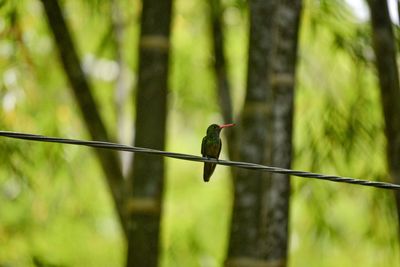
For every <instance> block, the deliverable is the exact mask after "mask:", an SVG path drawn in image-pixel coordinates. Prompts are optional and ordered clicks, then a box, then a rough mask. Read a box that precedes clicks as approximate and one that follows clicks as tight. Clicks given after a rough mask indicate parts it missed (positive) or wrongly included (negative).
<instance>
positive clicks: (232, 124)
mask: <svg viewBox="0 0 400 267" xmlns="http://www.w3.org/2000/svg"><path fill="white" fill-rule="evenodd" d="M235 125H236V124H234V123H229V124H223V125H220V126H219V128H220V129H222V128H227V127H232V126H235Z"/></svg>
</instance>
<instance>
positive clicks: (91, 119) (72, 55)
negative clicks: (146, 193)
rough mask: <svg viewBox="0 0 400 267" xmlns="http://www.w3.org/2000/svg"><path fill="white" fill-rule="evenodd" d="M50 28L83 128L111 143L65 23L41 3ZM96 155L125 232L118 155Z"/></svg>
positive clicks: (54, 8) (49, 1)
mask: <svg viewBox="0 0 400 267" xmlns="http://www.w3.org/2000/svg"><path fill="white" fill-rule="evenodd" d="M41 1H42V3H43V7H44V10H45V13H46V16H47V20H48V24H49V27H50V29H51V31H52V33H53V35H54V39H55V42H56V47H57V50H58V53H59V55H60V58H61V63H62V65H63V67H64V71H65V74H66V75H67V78H68V81H69V83H70V85H71V89H72V91H73V93H74V96H75V99H76V101H77V103H78V106H79V108H80V110H81V113H82V115H83V119H84V122H85V125H86V127H87V129H88V131H89V133H90V136H91V138H92V139H94V140H102V141H110V138H109V135H108V134H107V131H106V128H105V126H104V124H103V122H102V120H101V118H100V114H99V112H98V110H99V109H98V108H97V105H96V103H95V100H94V98H93V95H92V93H91V89H90V86H89V83H88V81H87V79H86V77H85V75H84V73H83V71H82V68H81V64H80V61H79V57H78V54H77V52H76V49H75V46H74V43H73V41H72V37H71V34H70V32H69V30H68V27H67V24H66V22H65V20H64V16H63V14H62V11H61V8H60V6H59V4H58V1H57V0H41ZM95 152H96V155H97V156H98V158H99V160H100V164H101V167H102V169H103V172H104V174H105V176H106V178H107V181H108V185H109V187H110V189H111V193H112V196H113V199H114V202H115V206H116V209H117V211H118V215H119V218H120V221H121V224H122V226H123V230H124V231H125V233H126V225H125V222H126V221H125V214H124V208H123V207H124V196H125V194H124V192H125V191H124V190H123V176H122V171H121V167H120V162H119V160H118V156H117V154H116V153H115V152H110V151H106V150H101V149H96V150H95Z"/></svg>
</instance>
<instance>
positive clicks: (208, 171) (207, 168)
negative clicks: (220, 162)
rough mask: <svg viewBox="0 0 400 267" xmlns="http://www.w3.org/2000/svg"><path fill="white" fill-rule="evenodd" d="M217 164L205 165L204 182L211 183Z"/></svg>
mask: <svg viewBox="0 0 400 267" xmlns="http://www.w3.org/2000/svg"><path fill="white" fill-rule="evenodd" d="M216 166H217V164H215V163H208V162H207V163H204V172H203V180H204V182H208V181H210V177H211V175H212V174H213V172H214V170H215V167H216Z"/></svg>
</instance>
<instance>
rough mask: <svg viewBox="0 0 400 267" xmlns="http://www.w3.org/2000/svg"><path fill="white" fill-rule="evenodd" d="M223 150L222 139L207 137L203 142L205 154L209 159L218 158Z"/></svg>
mask: <svg viewBox="0 0 400 267" xmlns="http://www.w3.org/2000/svg"><path fill="white" fill-rule="evenodd" d="M220 150H221V139H220V138H219V137H218V138H212V137H205V138H204V140H203V153H204V155H206V156H208V157H213V158H218V156H219V153H220Z"/></svg>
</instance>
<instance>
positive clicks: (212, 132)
mask: <svg viewBox="0 0 400 267" xmlns="http://www.w3.org/2000/svg"><path fill="white" fill-rule="evenodd" d="M232 126H235V124H233V123H230V124H223V125H218V124H211V125H210V126H208V128H207V135H206V136H204V138H203V141H202V142H201V155H202V156H203V157H207V158H214V159H218V157H219V154H220V153H221V148H222V142H221V138H220V137H219V134H220V133H221V130H222V129H223V128H227V127H232ZM216 166H217V164H215V163H210V162H205V163H204V173H203V180H204V182H208V181H209V180H210V177H211V175H212V174H213V172H214V170H215V167H216Z"/></svg>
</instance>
